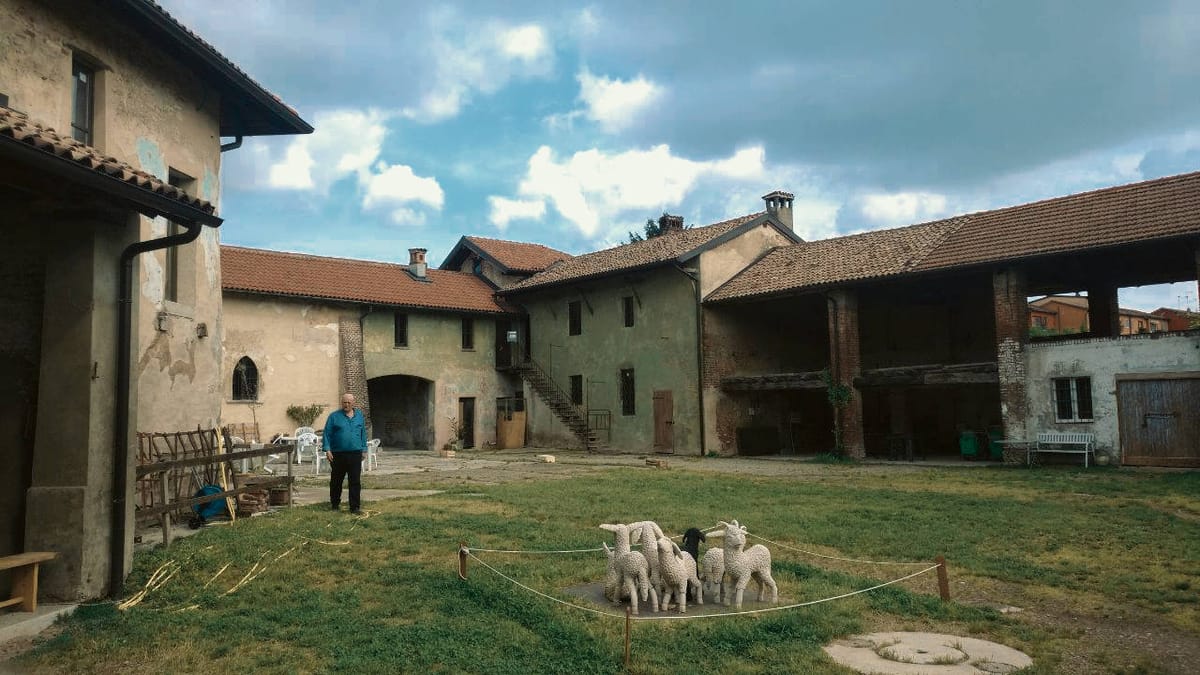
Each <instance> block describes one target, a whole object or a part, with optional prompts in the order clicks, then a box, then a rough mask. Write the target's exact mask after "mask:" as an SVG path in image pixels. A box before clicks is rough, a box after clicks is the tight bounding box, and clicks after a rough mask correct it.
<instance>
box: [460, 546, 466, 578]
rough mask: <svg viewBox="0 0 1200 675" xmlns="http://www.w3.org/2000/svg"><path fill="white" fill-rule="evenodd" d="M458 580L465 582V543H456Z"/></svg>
mask: <svg viewBox="0 0 1200 675" xmlns="http://www.w3.org/2000/svg"><path fill="white" fill-rule="evenodd" d="M458 578H459V579H462V580H463V581H466V580H467V542H465V541H460V542H458Z"/></svg>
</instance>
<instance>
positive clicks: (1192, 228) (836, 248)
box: [708, 172, 1200, 300]
mask: <svg viewBox="0 0 1200 675" xmlns="http://www.w3.org/2000/svg"><path fill="white" fill-rule="evenodd" d="M1195 234H1200V172H1196V173H1188V174H1182V175H1179V176H1170V177H1167V178H1159V179H1156V180H1150V181H1145V182H1141V183H1133V184H1130V185H1121V186H1117V187H1111V188H1104V189H1101V190H1094V191H1091V192H1083V193H1079V194H1074V195H1068V196H1065V197H1056V198H1054V199H1047V200H1044V201H1040V202H1033V203H1030V204H1022V205H1020V206H1011V207H1007V208H1002V209H995V210H993V211H981V212H978V213H971V214H967V215H963V216H957V217H954V218H950V219H947V220H942V221H935V222H932V223H924V224H921V225H911V226H909V227H902V228H895V229H890V230H877V231H875V232H867V233H864V234H858V235H852V236H849V237H837V238H833V239H825V240H821V241H813V242H807V243H799V244H795V245H793V246H787V247H782V248H780V249H776V250H775V251H773V252H771V253H770V254H768V255H767V256H765V257H764V258H763V259H762V260H760V261H759V262H758V263H756V264H754V265H752V266H750V267H749V268H747V269H746V270H744V271H743V272H742V273H740V274H739V275H737V276H735V277H734V278H733V279H730V280H729V281H728V282H727V283H726V284H725V285H724V286H722V287H720V288H718V289H717V290H716V291H714V292H713V293H712V294H710V295H709V296H708V299H710V300H729V299H733V298H744V297H753V296H759V295H769V294H772V293H781V292H787V291H792V292H794V291H797V290H800V289H804V288H813V287H820V286H825V285H829V284H835V283H841V282H845V281H851V280H855V279H869V278H874V277H885V276H893V275H897V274H904V273H910V272H923V271H932V270H941V269H950V268H956V267H966V266H970V265H979V264H987V263H994V262H1001V261H1009V260H1018V259H1021V258H1028V257H1032V256H1039V255H1048V254H1056V253H1059V254H1061V253H1067V252H1073V251H1085V250H1089V249H1095V248H1102V247H1105V246H1113V245H1117V244H1124V243H1130V242H1136V241H1145V240H1150V239H1162V238H1168V237H1177V236H1184V235H1195Z"/></svg>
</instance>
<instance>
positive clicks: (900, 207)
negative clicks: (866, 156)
mask: <svg viewBox="0 0 1200 675" xmlns="http://www.w3.org/2000/svg"><path fill="white" fill-rule="evenodd" d="M862 213H863V215H864V216H866V217H867V219H869V220H872V221H874V222H876V223H879V224H882V225H910V224H914V223H919V222H924V221H926V220H932V219H934V218H937V217H938V216H940V215H942V214H944V213H946V196H945V195H940V194H936V193H933V192H896V193H892V194H871V195H866V196H864V197H863V198H862Z"/></svg>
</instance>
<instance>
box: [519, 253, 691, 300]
mask: <svg viewBox="0 0 1200 675" xmlns="http://www.w3.org/2000/svg"><path fill="white" fill-rule="evenodd" d="M674 264H677V261H676V260H675V259H674V258H667V259H666V260H655V261H653V262H648V263H643V264H641V265H635V266H633V267H622V268H620V269H613V270H604V271H601V272H592V273H591V274H582V275H580V276H577V277H567V278H566V279H555V280H553V281H547V282H545V283H540V284H534V285H531V286H519V287H515V288H512V287H510V288H505V289H501V290H499V291H497V293H498V294H499V295H502V296H507V295H516V294H518V293H523V292H525V291H542V290H546V289H548V288H556V287H559V286H568V285H571V284H576V283H580V282H584V281H595V280H596V279H603V278H605V277H613V276H617V275H620V274H628V273H630V272H640V271H642V270H648V269H651V268H654V267H663V266H665V265H674ZM530 278H531V279H532V278H533V277H530Z"/></svg>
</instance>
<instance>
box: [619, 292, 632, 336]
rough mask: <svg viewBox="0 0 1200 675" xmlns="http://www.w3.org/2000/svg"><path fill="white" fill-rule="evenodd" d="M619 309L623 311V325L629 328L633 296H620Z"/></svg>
mask: <svg viewBox="0 0 1200 675" xmlns="http://www.w3.org/2000/svg"><path fill="white" fill-rule="evenodd" d="M621 309H622V310H624V313H625V327H626V328H629V327H630V326H632V325H633V296H632V295H627V296H625V297H623V298H621Z"/></svg>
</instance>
